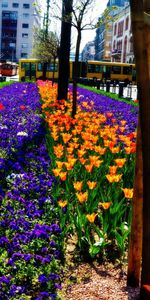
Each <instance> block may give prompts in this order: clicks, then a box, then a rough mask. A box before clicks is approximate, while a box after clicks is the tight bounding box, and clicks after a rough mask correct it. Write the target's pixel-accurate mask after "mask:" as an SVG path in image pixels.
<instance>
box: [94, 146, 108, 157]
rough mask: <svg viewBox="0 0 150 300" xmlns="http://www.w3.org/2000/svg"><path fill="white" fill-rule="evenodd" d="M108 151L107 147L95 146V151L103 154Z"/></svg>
mask: <svg viewBox="0 0 150 300" xmlns="http://www.w3.org/2000/svg"><path fill="white" fill-rule="evenodd" d="M105 151H106V148H102V147H101V146H95V152H98V153H99V154H100V155H103V154H104V153H105Z"/></svg>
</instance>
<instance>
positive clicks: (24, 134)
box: [17, 131, 28, 136]
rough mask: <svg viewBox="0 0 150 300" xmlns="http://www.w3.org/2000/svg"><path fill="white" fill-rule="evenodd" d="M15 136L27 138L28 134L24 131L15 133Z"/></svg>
mask: <svg viewBox="0 0 150 300" xmlns="http://www.w3.org/2000/svg"><path fill="white" fill-rule="evenodd" d="M17 136H28V133H27V132H25V131H19V132H18V133H17Z"/></svg>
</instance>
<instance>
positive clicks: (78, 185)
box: [73, 181, 83, 191]
mask: <svg viewBox="0 0 150 300" xmlns="http://www.w3.org/2000/svg"><path fill="white" fill-rule="evenodd" d="M82 184H83V181H76V182H74V183H73V186H74V188H75V190H77V191H81V189H82Z"/></svg>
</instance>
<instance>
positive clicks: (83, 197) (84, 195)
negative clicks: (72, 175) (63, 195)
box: [76, 192, 88, 203]
mask: <svg viewBox="0 0 150 300" xmlns="http://www.w3.org/2000/svg"><path fill="white" fill-rule="evenodd" d="M76 196H77V198H78V200H79V202H80V203H83V202H85V201H86V200H87V196H88V193H87V192H85V193H82V192H80V193H76Z"/></svg>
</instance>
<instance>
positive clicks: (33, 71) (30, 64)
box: [19, 58, 58, 81]
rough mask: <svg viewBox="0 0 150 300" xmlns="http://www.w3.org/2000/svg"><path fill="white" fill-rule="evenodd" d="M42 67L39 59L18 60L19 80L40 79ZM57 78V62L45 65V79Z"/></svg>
mask: <svg viewBox="0 0 150 300" xmlns="http://www.w3.org/2000/svg"><path fill="white" fill-rule="evenodd" d="M43 67H44V63H42V62H41V61H40V60H39V59H36V58H28V59H27V58H22V59H20V60H19V80H21V81H26V80H36V79H38V78H42V76H43ZM53 76H54V78H58V62H56V63H55V64H54V63H47V71H46V78H53Z"/></svg>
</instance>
